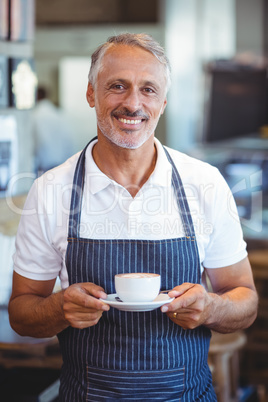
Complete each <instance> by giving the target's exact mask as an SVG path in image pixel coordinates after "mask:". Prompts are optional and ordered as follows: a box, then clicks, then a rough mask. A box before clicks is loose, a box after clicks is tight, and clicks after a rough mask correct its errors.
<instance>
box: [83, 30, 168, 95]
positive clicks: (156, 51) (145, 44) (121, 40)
mask: <svg viewBox="0 0 268 402" xmlns="http://www.w3.org/2000/svg"><path fill="white" fill-rule="evenodd" d="M115 45H127V46H132V47H135V46H138V47H140V48H142V49H144V50H146V51H147V52H150V53H152V54H153V55H154V56H155V57H156V58H157V60H158V61H159V62H160V63H161V64H162V65H163V66H164V68H165V73H166V90H167V91H168V89H169V86H170V75H171V68H170V63H169V60H168V58H167V56H166V55H165V51H164V49H163V48H162V46H160V44H159V43H158V42H157V41H156V40H154V39H153V38H152V36H150V35H148V34H145V33H140V34H133V33H122V34H119V35H116V36H111V37H110V38H108V40H107V42H105V43H103V44H102V45H100V46H99V47H98V48H97V49H96V50H95V52H94V53H93V54H92V56H91V67H90V71H89V74H88V81H89V82H90V83H91V84H92V86H93V87H94V86H95V84H96V80H97V75H98V73H99V72H100V71H101V69H102V67H103V66H102V58H103V56H104V55H105V53H106V51H107V50H108V49H110V48H111V47H112V46H115Z"/></svg>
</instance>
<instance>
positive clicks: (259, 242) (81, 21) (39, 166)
mask: <svg viewBox="0 0 268 402" xmlns="http://www.w3.org/2000/svg"><path fill="white" fill-rule="evenodd" d="M126 31H128V32H136V33H138V32H146V33H149V34H151V35H152V36H153V37H154V38H155V39H157V40H158V41H159V42H160V43H161V44H162V45H163V46H164V47H165V49H166V53H167V56H168V58H169V59H170V62H171V67H172V85H171V88H170V91H169V93H168V104H167V108H166V112H165V114H164V115H163V116H162V117H161V119H160V122H159V125H158V128H157V132H156V135H157V137H158V138H159V139H160V140H161V141H162V142H163V143H164V144H166V145H168V146H170V147H173V148H175V149H178V150H180V151H183V152H186V153H188V154H190V155H192V156H195V157H197V158H199V159H202V160H204V161H208V162H209V163H211V164H213V165H215V166H217V167H218V168H219V169H220V171H221V172H222V174H223V175H224V177H225V178H226V180H227V182H228V184H229V185H230V187H231V189H232V192H233V194H234V196H235V199H236V202H237V206H238V211H239V215H240V218H241V223H242V227H243V231H244V235H245V239H246V241H247V243H248V250H249V253H250V259H251V263H252V267H253V271H254V276H255V280H256V284H257V286H258V290H259V293H260V310H259V317H258V319H257V321H256V323H255V324H254V325H253V326H252V328H251V329H250V330H248V331H246V333H245V334H243V335H246V342H245V343H243V342H242V343H241V344H240V343H239V342H238V343H236V341H234V340H233V339H232V340H230V344H228V345H227V344H226V346H225V351H229V349H228V348H229V347H230V348H231V349H230V350H231V352H230V353H229V352H228V353H229V355H228V359H229V358H230V359H231V360H230V359H229V360H228V363H227V366H226V365H225V366H224V367H223V366H221V369H219V368H218V369H217V370H218V371H217V370H216V368H215V367H216V366H215V361H214V363H213V361H212V363H211V364H212V367H214V378H215V387H216V386H218V388H220V385H219V384H220V382H221V381H220V374H219V372H220V371H221V373H222V372H223V371H224V370H225V374H221V376H223V377H222V378H223V379H224V384H225V388H228V389H229V385H230V384H229V382H230V381H231V380H232V379H234V378H235V379H236V385H235V386H234V387H233V388H232V387H231V385H232V384H231V385H230V387H231V388H232V389H235V391H230V392H231V393H229V395H228V396H225V398H227V399H221V398H224V397H223V396H222V395H220V396H219V400H220V401H224V400H226V401H228V402H230V401H232V400H240V401H242V400H245V401H246V400H247V401H249V400H252V401H254V400H255V401H265V400H268V399H267V398H268V397H267V386H268V363H267V362H268V342H267V339H268V314H267V311H268V310H267V308H268V300H267V286H266V285H267V280H268V254H267V244H268V96H267V94H268V91H267V89H268V87H267V64H268V0H254V1H252V0H222V1H215V0H146V1H145V0H46V1H44V0H0V277H1V280H0V306H2V310H1V314H2V313H3V314H5V309H6V306H7V302H8V298H9V295H10V287H11V275H12V262H11V261H12V260H11V256H12V253H13V251H14V239H15V234H16V230H17V225H18V221H19V216H20V213H21V209H22V206H23V203H24V200H25V197H26V195H27V192H28V190H29V188H30V186H31V184H32V182H33V180H34V179H35V178H36V177H37V176H38V175H39V174H40V173H42V172H43V171H45V170H46V169H48V168H50V167H53V166H55V165H56V164H59V163H62V162H63V161H64V160H65V159H66V158H67V157H68V156H70V155H71V154H73V153H75V152H78V151H80V150H81V149H82V148H83V147H84V146H85V145H86V144H87V142H88V141H89V140H90V139H91V138H92V137H93V136H95V135H96V120H95V115H94V110H92V109H90V108H89V106H88V104H87V102H86V96H85V94H86V88H87V75H88V71H89V68H90V56H91V54H92V52H93V51H94V50H95V49H96V47H97V46H98V45H100V44H101V43H103V42H104V41H105V40H106V39H107V37H108V36H111V35H114V34H118V33H120V32H126ZM55 131H56V132H57V133H58V135H57V136H55ZM51 144H52V145H53V146H52V148H51ZM44 155H45V156H46V158H44ZM48 155H49V156H50V157H49V158H48ZM44 159H45V160H46V162H47V165H46V164H45V162H44ZM0 320H2V321H1V323H0V367H3V370H4V371H3V373H4V374H3V377H2V378H7V377H5V376H6V375H7V368H9V370H11V368H12V370H17V368H18V367H19V366H21V367H23V368H24V369H25V367H26V366H27V364H28V363H25V361H24V360H23V359H22V358H21V359H20V358H19V359H17V357H16V356H15V357H14V356H13V355H12V356H11V357H10V353H11V349H12V348H13V347H14V344H15V345H16V347H17V344H18V343H19V341H18V339H17V338H15V335H14V334H13V333H12V332H8V331H11V330H10V329H8V330H6V332H5V333H4V330H3V327H4V325H1V324H2V322H5V323H6V324H5V326H8V320H6V316H4V315H3V316H2V318H1V317H0ZM1 328H2V329H1ZM1 331H2V332H1ZM13 336H14V341H12V339H13V338H12V337H13ZM1 337H2V340H1ZM239 339H240V340H241V338H239ZM30 341H32V340H29V342H30ZM20 342H21V340H20ZM220 342H224V341H223V340H220ZM30 344H31V345H32V343H30ZM44 345H45V346H44ZM44 345H42V347H43V346H44V348H43V349H42V348H41V346H40V345H38V348H39V349H38V351H39V352H40V350H41V351H42V353H43V355H42V358H44V359H47V345H46V344H44ZM239 345H240V346H239ZM56 346H57V345H56ZM24 347H25V345H24ZM27 347H28V346H27ZM232 347H233V348H234V349H232ZM49 348H50V349H49V351H50V352H51V350H52V352H51V353H52V355H53V353H54V352H55V350H54V344H53V345H50V344H49ZM7 349H8V352H7ZM238 349H239V356H238V355H237V352H238ZM3 351H5V352H6V354H5V353H4V352H3ZM13 352H14V350H13ZM39 352H38V353H39ZM16 353H18V351H16ZM22 353H24V354H25V350H23V352H22ZM27 353H29V350H28V349H27ZM38 353H37V354H38ZM55 353H57V350H56V352H55ZM215 353H216V352H215ZM217 353H218V352H217ZM11 354H12V353H11ZM53 356H54V355H53ZM216 356H217V357H218V356H219V355H218V354H217V355H216ZM230 356H231V357H230ZM221 357H222V359H225V360H226V359H227V358H226V356H225V357H223V356H222V355H221ZM50 358H51V355H50ZM238 358H239V364H236V365H235V363H234V361H235V360H236V361H237V359H238ZM12 359H13V360H12ZM40 359H41V357H40V356H39V355H38V357H37V361H38V362H39V363H37V365H38V364H39V366H41V367H42V368H43V369H44V366H45V363H44V362H43V363H42V364H41V363H40ZM51 359H52V358H51ZM212 360H213V359H212ZM52 361H53V362H54V363H53V364H55V367H51V365H52V366H53V364H52V363H51V362H52ZM56 361H57V362H56V363H55V360H53V359H52V360H50V363H47V364H48V372H47V373H46V378H49V381H48V382H50V383H51V382H52V379H53V378H54V377H53V375H54V374H55V378H56V377H57V375H58V372H57V370H58V368H57V365H58V366H60V363H59V362H58V360H56ZM222 361H223V360H222ZM226 361H227V360H226ZM12 362H13V363H12ZM18 362H20V364H19V363H18ZM35 364H36V363H35ZM28 365H29V367H30V368H32V366H31V364H28ZM230 367H231V368H232V370H233V371H230ZM53 370H54V371H53ZM226 370H227V372H228V375H227V377H228V378H229V380H228V381H229V382H228V381H227V377H226ZM234 372H235V373H236V375H235V374H234ZM230 373H233V374H230ZM12 375H15V374H14V371H13V372H12ZM31 375H33V374H32V373H31ZM51 376H52V377H51ZM230 376H231V379H230ZM6 383H7V384H8V381H6ZM231 383H232V381H231ZM228 384H229V385H228ZM43 385H44V384H43ZM47 385H48V384H46V386H47ZM2 387H3V384H2ZM40 387H41V388H42V386H41V385H40ZM43 388H44V387H43ZM27 392H28V393H29V390H28V389H27V391H25V395H26V394H27ZM38 392H39V391H37V390H35V391H32V394H33V393H35V394H37V393H38ZM228 392H229V391H228ZM11 394H12V393H10V396H9V398H10V399H6V401H8V400H12V395H11ZM0 395H1V381H0ZM14 398H15V399H14V400H16V401H20V400H21V401H23V400H37V399H30V398H31V397H30V396H29V395H28V396H25V398H26V399H23V398H24V396H22V395H20V397H18V395H16V397H14ZM16 398H17V399H16ZM19 398H20V399H19ZM27 398H28V399H27ZM32 398H37V397H34V396H32ZM48 398H49V397H48ZM51 398H52V397H51ZM38 400H39V399H38ZM40 400H41V399H40ZM42 400H43V399H42ZM44 400H53V399H44Z"/></svg>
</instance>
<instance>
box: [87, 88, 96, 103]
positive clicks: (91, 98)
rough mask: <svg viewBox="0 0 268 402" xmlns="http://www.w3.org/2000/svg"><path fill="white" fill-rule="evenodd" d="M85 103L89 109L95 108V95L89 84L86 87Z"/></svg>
mask: <svg viewBox="0 0 268 402" xmlns="http://www.w3.org/2000/svg"><path fill="white" fill-rule="evenodd" d="M86 96H87V101H88V104H89V106H90V107H94V106H95V93H94V88H93V86H92V84H91V83H90V82H89V83H88V86H87V95H86Z"/></svg>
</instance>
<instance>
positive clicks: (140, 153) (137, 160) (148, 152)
mask: <svg viewBox="0 0 268 402" xmlns="http://www.w3.org/2000/svg"><path fill="white" fill-rule="evenodd" d="M92 155H93V159H94V161H95V163H96V165H97V166H98V168H99V169H100V170H101V171H102V172H103V173H104V174H105V175H106V176H108V177H110V178H111V179H112V180H114V181H116V182H117V183H119V184H121V185H122V186H123V187H125V188H126V189H127V190H128V192H129V193H130V194H131V196H132V197H133V198H134V197H135V196H136V194H137V193H138V192H139V190H140V188H141V187H142V186H143V185H144V184H145V183H146V181H147V180H148V179H149V177H150V175H151V174H152V172H153V171H154V168H155V164H156V159H157V151H156V147H155V145H154V137H153V136H151V137H150V138H149V139H148V140H147V141H146V143H144V144H143V145H142V146H141V147H139V148H137V149H126V148H121V147H118V146H116V145H115V144H113V143H111V142H110V141H108V140H107V139H106V138H103V137H99V139H98V142H97V143H96V144H95V146H94V147H93V151H92Z"/></svg>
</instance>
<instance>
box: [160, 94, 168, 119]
mask: <svg viewBox="0 0 268 402" xmlns="http://www.w3.org/2000/svg"><path fill="white" fill-rule="evenodd" d="M166 106H167V98H165V100H164V103H163V105H162V109H161V115H162V114H163V113H164V111H165V109H166Z"/></svg>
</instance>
